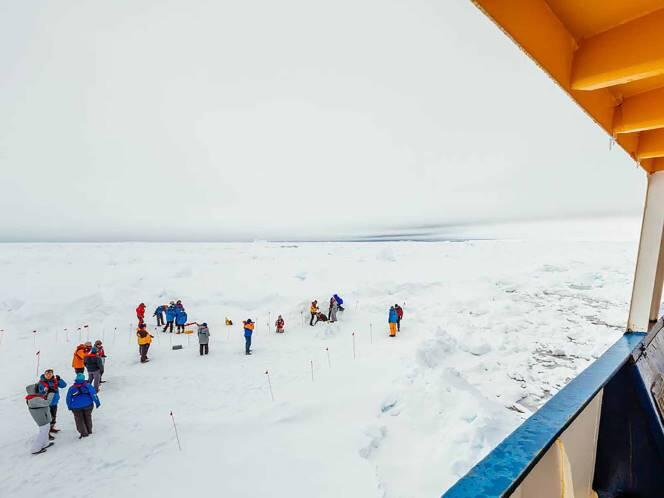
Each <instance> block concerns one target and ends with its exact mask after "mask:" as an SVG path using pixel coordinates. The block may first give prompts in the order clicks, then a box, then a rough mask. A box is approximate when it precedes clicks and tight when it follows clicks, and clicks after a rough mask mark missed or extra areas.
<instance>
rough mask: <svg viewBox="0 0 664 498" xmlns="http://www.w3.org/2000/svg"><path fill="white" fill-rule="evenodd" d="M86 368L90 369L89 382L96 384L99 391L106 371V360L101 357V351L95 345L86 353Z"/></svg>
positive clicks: (96, 389)
mask: <svg viewBox="0 0 664 498" xmlns="http://www.w3.org/2000/svg"><path fill="white" fill-rule="evenodd" d="M85 368H87V369H88V382H90V383H91V384H93V385H94V387H95V391H97V392H99V383H100V382H101V376H102V374H103V373H104V362H103V361H102V360H101V358H100V357H99V351H98V350H97V348H96V347H93V348H92V349H91V350H90V352H89V353H88V354H86V355H85Z"/></svg>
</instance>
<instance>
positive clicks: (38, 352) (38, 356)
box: [35, 351, 41, 378]
mask: <svg viewBox="0 0 664 498" xmlns="http://www.w3.org/2000/svg"><path fill="white" fill-rule="evenodd" d="M40 356H41V354H40V351H37V373H36V374H35V377H37V378H39V358H40Z"/></svg>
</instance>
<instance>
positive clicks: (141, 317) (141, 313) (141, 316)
mask: <svg viewBox="0 0 664 498" xmlns="http://www.w3.org/2000/svg"><path fill="white" fill-rule="evenodd" d="M136 316H137V317H138V323H139V324H141V323H144V322H145V303H141V304H139V305H138V308H136Z"/></svg>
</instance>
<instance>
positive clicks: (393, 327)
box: [387, 306, 399, 337]
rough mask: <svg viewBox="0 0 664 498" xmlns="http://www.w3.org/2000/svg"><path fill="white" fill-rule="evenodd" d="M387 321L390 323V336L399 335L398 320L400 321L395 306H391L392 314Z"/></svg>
mask: <svg viewBox="0 0 664 498" xmlns="http://www.w3.org/2000/svg"><path fill="white" fill-rule="evenodd" d="M387 321H388V323H389V324H390V337H395V336H396V335H397V322H398V321H399V315H398V313H397V310H396V308H395V307H394V306H390V314H389V316H388V318H387Z"/></svg>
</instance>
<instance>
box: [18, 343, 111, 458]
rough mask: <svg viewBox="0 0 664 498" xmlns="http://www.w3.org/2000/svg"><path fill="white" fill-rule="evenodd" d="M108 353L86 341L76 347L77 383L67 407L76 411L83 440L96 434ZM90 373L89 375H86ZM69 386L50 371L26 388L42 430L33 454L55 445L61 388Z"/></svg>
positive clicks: (101, 345) (36, 439) (30, 403)
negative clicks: (94, 423) (94, 426)
mask: <svg viewBox="0 0 664 498" xmlns="http://www.w3.org/2000/svg"><path fill="white" fill-rule="evenodd" d="M105 362H106V354H105V352H104V345H103V344H102V342H101V341H99V340H97V341H95V343H94V345H93V344H92V343H91V342H89V341H88V342H85V343H83V344H79V345H78V346H76V349H75V350H74V357H73V359H72V368H73V369H74V375H75V377H74V381H73V383H72V385H71V386H70V387H69V389H68V390H67V396H66V404H67V408H68V409H69V410H70V411H71V412H72V415H73V417H74V423H75V425H76V430H77V431H78V433H79V439H82V438H84V437H88V436H89V435H90V434H92V410H93V409H94V408H95V407H97V408H99V407H100V406H101V402H100V401H99V396H98V395H97V393H98V392H99V391H100V384H101V383H103V382H104V381H103V380H102V375H103V374H104V365H105ZM86 370H87V372H88V376H87V377H86V376H85V373H84V372H85V371H86ZM65 387H67V382H65V380H64V379H63V378H62V377H60V376H59V375H56V374H55V372H54V371H53V369H52V368H48V369H46V370H45V371H44V373H43V374H42V375H41V376H40V377H39V380H38V381H37V382H36V383H34V384H29V385H27V386H26V388H25V390H26V392H27V394H26V396H25V402H26V404H27V406H28V411H29V412H30V415H32V418H33V419H34V421H35V423H36V424H37V427H38V428H39V430H38V432H37V435H36V436H35V438H34V440H33V442H32V448H31V452H32V454H33V455H39V454H41V453H44V452H45V451H46V450H47V448H50V447H51V446H53V445H54V444H55V434H57V433H58V432H60V430H59V429H58V428H56V426H55V424H56V422H57V417H58V404H59V403H60V389H64V388H65Z"/></svg>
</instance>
